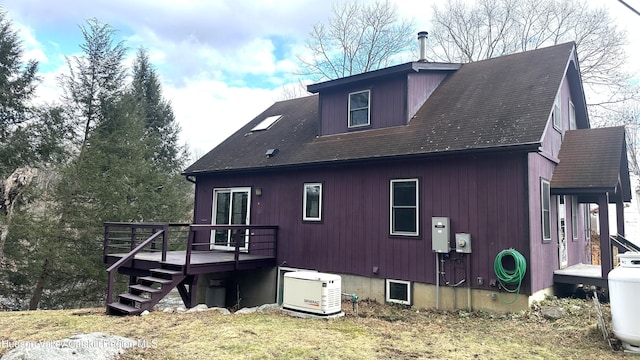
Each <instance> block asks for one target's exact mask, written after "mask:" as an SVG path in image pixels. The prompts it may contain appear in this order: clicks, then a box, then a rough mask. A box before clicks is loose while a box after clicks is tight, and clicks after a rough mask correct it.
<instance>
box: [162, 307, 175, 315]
mask: <svg viewBox="0 0 640 360" xmlns="http://www.w3.org/2000/svg"><path fill="white" fill-rule="evenodd" d="M162 312H163V313H167V314H172V313H173V312H174V310H173V308H170V307H168V308H164V310H162Z"/></svg>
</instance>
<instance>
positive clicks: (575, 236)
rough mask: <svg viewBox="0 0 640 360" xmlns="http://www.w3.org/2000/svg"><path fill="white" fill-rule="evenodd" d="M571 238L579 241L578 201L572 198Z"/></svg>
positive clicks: (574, 197)
mask: <svg viewBox="0 0 640 360" xmlns="http://www.w3.org/2000/svg"><path fill="white" fill-rule="evenodd" d="M571 238H572V239H573V240H578V199H577V197H576V196H575V195H574V196H572V197H571Z"/></svg>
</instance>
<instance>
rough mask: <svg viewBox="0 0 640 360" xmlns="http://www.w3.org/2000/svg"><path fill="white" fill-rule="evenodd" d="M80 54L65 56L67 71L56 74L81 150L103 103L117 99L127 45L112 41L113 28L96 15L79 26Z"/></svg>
mask: <svg viewBox="0 0 640 360" xmlns="http://www.w3.org/2000/svg"><path fill="white" fill-rule="evenodd" d="M80 29H81V31H82V36H83V38H84V44H82V45H80V48H81V50H82V53H83V55H82V56H72V57H68V58H66V62H67V67H68V70H69V73H68V74H65V75H63V76H61V77H60V78H59V81H60V85H61V87H62V90H63V93H64V95H63V103H64V104H65V106H66V111H67V113H68V115H69V116H70V117H71V118H73V119H76V124H75V125H76V136H77V141H78V142H79V145H80V150H81V152H82V151H83V150H84V149H85V148H86V147H87V146H88V145H89V137H90V135H91V132H92V131H93V129H94V128H95V127H96V126H97V125H99V124H100V123H101V122H102V121H103V120H104V111H103V109H104V107H105V106H106V105H108V104H110V103H112V102H115V101H118V100H119V97H120V96H121V94H122V92H123V90H124V88H125V79H126V76H127V72H126V69H125V67H124V64H123V60H124V57H125V55H126V52H127V48H126V47H125V46H124V42H122V41H120V42H117V43H115V44H114V40H113V37H114V35H115V33H116V30H115V29H113V28H112V27H111V26H109V25H108V24H104V23H101V22H100V21H98V20H97V19H95V18H94V19H90V20H87V22H86V26H81V27H80Z"/></svg>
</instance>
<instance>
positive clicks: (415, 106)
mask: <svg viewBox="0 0 640 360" xmlns="http://www.w3.org/2000/svg"><path fill="white" fill-rule="evenodd" d="M445 77H447V73H445V72H423V73H410V74H409V75H408V76H407V88H408V92H407V110H408V111H407V120H406V121H407V123H408V122H409V121H411V118H412V117H413V116H414V115H415V114H416V112H418V110H419V109H420V107H421V106H422V104H424V102H425V101H426V100H427V98H429V96H430V95H431V94H432V93H433V91H434V90H435V89H436V88H437V87H438V85H440V83H441V82H442V80H444V78H445Z"/></svg>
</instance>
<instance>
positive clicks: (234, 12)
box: [0, 0, 640, 157]
mask: <svg viewBox="0 0 640 360" xmlns="http://www.w3.org/2000/svg"><path fill="white" fill-rule="evenodd" d="M434 1H435V0H422V1H420V2H417V1H408V0H393V1H392V2H394V3H396V4H397V5H398V10H399V13H400V15H401V16H403V17H407V18H413V19H414V20H415V23H416V32H417V31H418V30H429V23H428V18H429V17H430V12H431V4H432V3H433V2H434ZM584 1H586V0H584ZM627 2H628V3H629V4H631V5H632V6H634V7H636V8H638V9H640V0H627ZM589 3H593V4H594V5H599V6H606V7H607V8H608V9H609V11H610V13H611V14H612V15H614V16H615V17H616V19H617V20H618V21H619V25H620V26H622V27H626V28H627V30H628V32H629V39H630V41H631V43H630V45H629V48H628V52H629V54H630V55H631V56H632V57H631V59H632V61H631V62H635V64H640V52H639V51H640V25H638V24H640V16H638V15H635V14H633V13H632V12H631V11H629V10H628V9H626V8H625V7H624V6H623V5H622V4H620V3H619V2H617V1H615V0H589ZM0 6H1V7H2V8H3V9H4V10H5V11H7V13H8V17H9V18H10V19H11V20H12V21H13V23H14V26H15V28H16V30H18V31H19V33H20V36H21V37H22V39H23V45H24V48H25V50H26V57H27V58H31V59H36V60H38V61H39V62H40V75H41V77H42V79H43V83H42V84H41V86H40V88H39V93H38V94H39V99H40V100H42V101H53V100H56V99H58V97H59V89H58V86H57V82H56V77H57V76H58V75H59V74H61V73H63V72H66V66H65V64H64V57H65V56H73V55H75V54H79V52H80V47H79V46H80V44H81V43H82V42H83V40H82V34H81V31H80V28H79V26H80V25H83V24H84V23H85V20H86V19H89V18H93V17H95V18H97V19H98V20H99V21H101V22H103V23H108V24H110V25H111V26H112V27H113V28H114V29H117V30H118V37H119V40H123V41H125V43H126V45H127V46H128V47H129V48H130V52H129V54H130V57H129V59H128V60H127V61H131V60H132V58H133V56H134V55H135V51H136V50H137V48H138V47H140V46H144V47H145V48H146V49H147V50H148V51H149V53H150V56H151V60H152V62H153V64H154V65H155V66H156V69H157V70H158V74H159V75H160V78H161V80H162V83H163V90H164V96H165V98H167V99H168V100H170V101H171V102H172V105H173V109H174V112H175V115H176V119H177V120H178V122H179V123H180V125H181V128H182V135H181V139H182V141H183V142H186V143H188V145H189V147H190V149H191V150H192V152H193V154H194V156H196V157H197V156H201V155H203V154H204V153H205V152H207V151H209V150H210V149H211V148H213V147H214V146H215V145H216V144H218V143H219V142H220V141H222V140H223V139H224V138H226V137H227V136H228V135H230V134H231V133H232V132H233V131H235V130H237V129H238V128H239V127H241V126H242V125H244V124H245V123H246V122H248V121H250V120H251V119H253V118H254V117H255V116H256V115H258V114H259V113H260V112H262V111H263V110H264V109H265V108H266V107H268V106H269V105H271V104H272V103H273V102H274V101H276V100H279V99H280V98H282V89H281V87H282V86H284V85H286V84H288V83H291V82H297V80H296V79H295V77H294V76H293V75H292V74H293V72H294V71H295V69H296V63H295V61H296V55H298V54H301V53H302V52H303V51H304V41H305V39H306V37H307V34H308V33H309V31H310V30H311V27H312V26H313V24H314V23H317V22H321V21H325V20H326V19H327V18H328V17H329V15H330V13H331V7H332V2H331V1H318V0H289V1H287V0H270V1H269V0H263V1H258V0H253V1H251V0H232V1H224V0H188V1H176V0H93V1H77V0H10V1H9V2H8V3H7V4H2V5H0ZM416 46H417V41H416ZM636 70H640V67H639V68H638V69H636Z"/></svg>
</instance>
